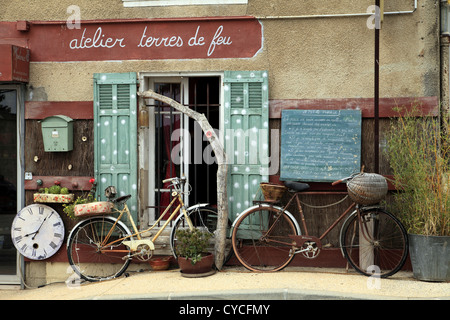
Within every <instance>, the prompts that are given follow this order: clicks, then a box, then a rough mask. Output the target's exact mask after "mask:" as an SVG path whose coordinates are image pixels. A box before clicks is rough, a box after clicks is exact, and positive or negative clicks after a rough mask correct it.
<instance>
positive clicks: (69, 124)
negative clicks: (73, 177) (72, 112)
mask: <svg viewBox="0 0 450 320" xmlns="http://www.w3.org/2000/svg"><path fill="white" fill-rule="evenodd" d="M41 128H42V138H43V140H44V150H45V151H46V152H65V151H71V150H72V149H73V120H72V119H71V118H69V117H67V116H63V115H56V116H51V117H47V118H45V119H44V120H42V121H41Z"/></svg>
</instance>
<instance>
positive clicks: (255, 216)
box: [232, 206, 297, 272]
mask: <svg viewBox="0 0 450 320" xmlns="http://www.w3.org/2000/svg"><path fill="white" fill-rule="evenodd" d="M289 235H297V231H296V228H295V225H294V223H293V221H292V220H291V219H290V217H289V216H288V215H287V214H286V213H284V211H280V210H278V209H276V208H274V207H269V206H259V207H255V208H254V209H250V211H248V212H247V213H244V214H243V215H242V216H241V217H239V218H238V220H237V221H236V224H235V226H234V228H233V236H232V243H233V249H234V253H235V255H236V257H237V258H238V260H239V261H240V262H241V263H242V264H243V265H244V267H246V268H247V269H249V270H252V271H257V272H271V271H278V270H281V269H283V268H284V267H286V266H287V265H288V264H289V262H291V260H292V259H293V258H294V244H293V240H292V239H291V238H290V237H289Z"/></svg>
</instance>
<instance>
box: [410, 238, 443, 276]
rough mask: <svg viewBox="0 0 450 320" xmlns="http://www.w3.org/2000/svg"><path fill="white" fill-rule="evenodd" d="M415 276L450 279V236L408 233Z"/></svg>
mask: <svg viewBox="0 0 450 320" xmlns="http://www.w3.org/2000/svg"><path fill="white" fill-rule="evenodd" d="M408 236H409V254H410V257H411V264H412V267H413V275H414V278H416V279H418V280H423V281H436V282H438V281H450V237H445V236H423V235H417V234H408Z"/></svg>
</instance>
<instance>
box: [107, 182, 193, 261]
mask: <svg viewBox="0 0 450 320" xmlns="http://www.w3.org/2000/svg"><path fill="white" fill-rule="evenodd" d="M174 193H176V195H177V196H176V197H174V198H173V199H172V201H171V202H170V204H169V205H168V206H167V208H166V209H165V210H164V212H163V213H162V214H161V215H160V217H159V218H158V220H156V221H155V223H154V224H153V225H152V226H151V227H150V228H148V229H145V230H142V231H138V229H137V227H136V224H135V222H134V219H133V217H132V216H131V213H130V210H129V209H128V206H127V204H126V203H124V205H123V209H122V210H119V209H117V207H115V206H114V211H113V212H112V213H118V214H119V216H118V217H117V218H116V219H115V220H116V221H115V222H114V224H113V225H112V227H111V229H110V230H109V232H108V234H107V235H106V237H105V239H104V240H103V241H102V243H101V244H100V247H101V248H102V249H103V248H107V247H110V246H111V245H113V244H114V243H116V242H120V241H123V240H126V239H130V241H123V243H124V244H125V245H126V246H127V247H129V248H130V250H131V251H136V250H137V247H138V246H139V245H140V244H146V245H148V246H149V247H150V249H151V250H155V246H154V242H155V241H156V239H158V237H159V236H160V235H161V233H162V232H163V231H164V229H165V228H166V227H167V226H168V225H169V223H170V222H171V221H172V220H173V218H174V217H175V215H176V214H177V213H178V212H179V211H180V210H181V212H182V213H183V215H184V217H185V219H186V221H187V222H188V225H189V229H191V230H192V229H194V226H193V224H192V221H191V219H190V218H189V216H188V214H187V210H186V208H185V205H184V202H183V199H182V197H181V192H180V190H177V191H174ZM177 200H178V202H179V204H178V206H177V207H176V208H175V210H174V211H173V212H172V214H171V215H170V216H169V218H168V219H167V221H166V222H165V223H164V224H163V226H162V227H161V229H159V230H158V232H157V233H156V234H155V236H153V238H152V239H142V237H141V235H142V234H143V233H146V232H149V231H151V230H152V229H153V228H155V227H156V226H157V225H158V223H159V222H160V221H161V220H162V218H163V217H164V216H165V214H166V213H167V212H168V211H169V210H170V209H171V208H172V206H173V205H174V203H175V202H176V201H177ZM124 213H126V214H127V217H128V219H129V221H130V223H131V226H132V227H133V232H134V233H133V234H131V235H128V236H126V237H123V238H120V239H116V240H114V241H113V242H108V240H109V237H110V236H111V234H112V232H113V230H114V228H115V226H116V225H117V223H118V222H119V221H121V218H122V216H123V215H124ZM135 236H136V237H137V240H134V239H133V237H135ZM100 251H102V250H100ZM108 252H128V251H127V250H111V249H108Z"/></svg>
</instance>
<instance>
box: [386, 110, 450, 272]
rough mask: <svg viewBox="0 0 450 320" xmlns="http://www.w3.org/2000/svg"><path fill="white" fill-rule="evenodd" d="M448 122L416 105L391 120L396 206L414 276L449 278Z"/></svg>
mask: <svg viewBox="0 0 450 320" xmlns="http://www.w3.org/2000/svg"><path fill="white" fill-rule="evenodd" d="M449 133H450V127H449V123H448V119H442V121H441V123H440V122H439V119H438V118H436V117H430V116H423V115H422V114H420V112H419V113H418V112H417V110H415V109H414V110H413V111H410V112H405V113H404V114H403V115H401V116H400V117H399V118H398V119H396V120H393V122H392V125H391V131H390V133H389V134H388V139H387V140H388V151H387V154H388V157H389V162H390V166H391V168H392V170H393V174H394V185H395V187H396V188H397V190H398V192H397V193H395V194H394V200H395V202H394V205H393V206H394V208H393V211H396V212H397V213H398V216H399V218H400V219H401V220H402V223H403V224H404V226H405V228H406V229H407V231H408V235H409V236H408V238H409V252H410V258H411V264H412V267H413V274H414V277H415V278H417V279H419V280H425V281H448V280H450V267H449V263H448V261H450V185H449V176H450V149H449V147H450V137H449Z"/></svg>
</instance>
